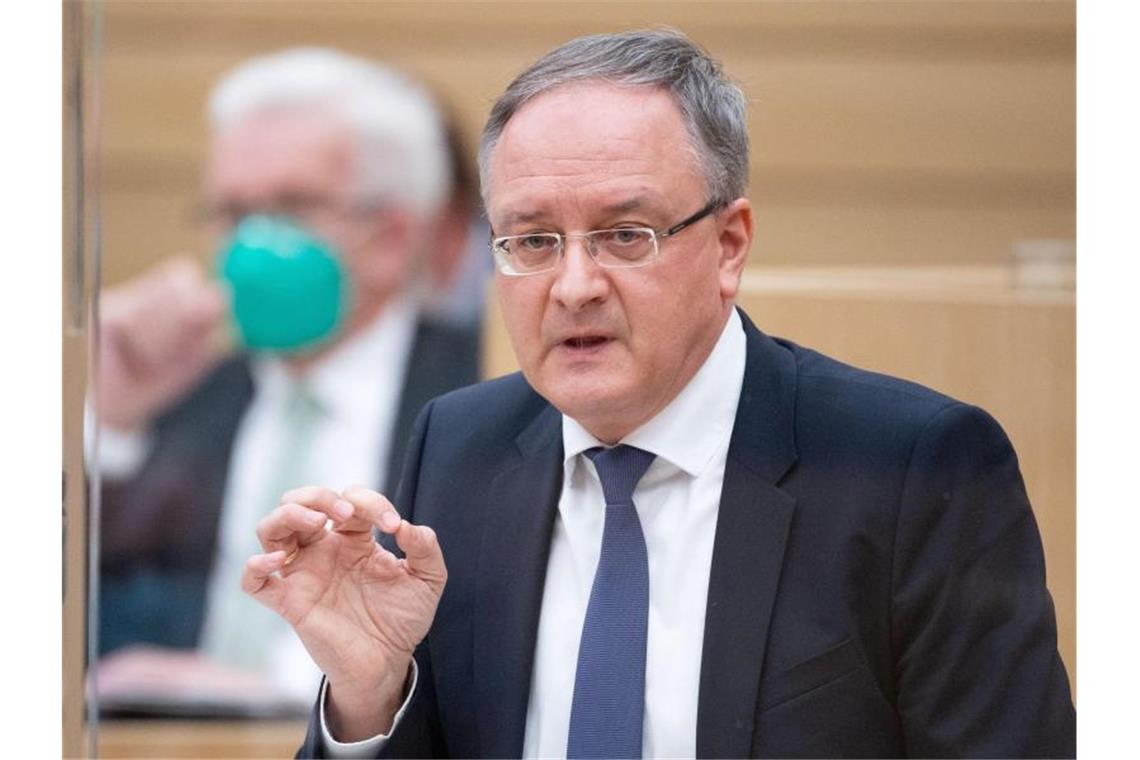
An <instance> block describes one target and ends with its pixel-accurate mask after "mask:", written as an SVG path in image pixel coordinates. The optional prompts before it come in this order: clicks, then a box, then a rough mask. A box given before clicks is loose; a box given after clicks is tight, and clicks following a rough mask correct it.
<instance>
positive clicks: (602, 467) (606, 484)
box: [585, 444, 656, 505]
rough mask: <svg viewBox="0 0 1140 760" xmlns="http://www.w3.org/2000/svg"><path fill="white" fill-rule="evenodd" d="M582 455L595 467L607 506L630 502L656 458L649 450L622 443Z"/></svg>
mask: <svg viewBox="0 0 1140 760" xmlns="http://www.w3.org/2000/svg"><path fill="white" fill-rule="evenodd" d="M585 454H586V456H588V457H589V458H590V460H591V461H592V462H593V463H594V467H595V468H596V469H597V470H598V479H599V480H601V481H602V492H603V493H605V495H606V504H607V505H609V504H631V503H633V489H634V488H636V487H637V482H638V481H639V480H641V477H642V476H643V475H644V474H645V471H646V470H648V469H649V465H651V464H652V463H653V460H654V459H655V458H656V455H654V454H650V453H649V452H648V451H643V450H642V449H639V448H637V447H635V446H626V445H624V444H623V445H621V446H614V447H613V448H612V449H603V448H601V447H594V448H592V449H587V450H586V452H585Z"/></svg>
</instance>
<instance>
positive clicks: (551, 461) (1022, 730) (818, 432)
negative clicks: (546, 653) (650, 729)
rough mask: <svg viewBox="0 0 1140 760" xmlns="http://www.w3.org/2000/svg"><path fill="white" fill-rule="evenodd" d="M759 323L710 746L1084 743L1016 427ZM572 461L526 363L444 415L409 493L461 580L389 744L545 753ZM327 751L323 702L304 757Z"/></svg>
mask: <svg viewBox="0 0 1140 760" xmlns="http://www.w3.org/2000/svg"><path fill="white" fill-rule="evenodd" d="M744 322H745V330H746V333H747V365H746V370H745V377H744V386H743V389H742V391H741V398H740V405H739V411H738V412H737V417H736V422H735V426H734V429H733V433H732V439H731V443H730V448H729V453H728V462H727V466H726V470H725V476H724V485H723V492H722V496H721V503H720V512H719V517H718V521H717V526H716V537H715V544H714V550H713V559H712V573H711V578H710V581H709V592H708V607H707V619H706V623H705V637H704V645H703V651H702V652H700V653H697V652H694V653H692V656H694V657H695V656H700V657H701V676H700V693H699V706H698V714H697V737H696V745H697V754H698V755H699V756H702V757H743V756H753V757H793V756H796V757H804V756H807V757H840V756H864V757H872V756H873V757H891V756H907V755H909V756H926V757H950V756H974V757H984V756H1002V757H1015V756H1032V757H1046V756H1066V755H1067V756H1072V755H1074V754H1075V738H1074V736H1075V714H1074V710H1073V705H1072V701H1071V697H1070V694H1069V685H1068V679H1067V676H1066V674H1065V670H1064V667H1063V665H1062V663H1061V660H1060V658H1059V656H1058V654H1057V642H1056V624H1055V619H1054V611H1053V604H1052V601H1051V598H1050V596H1049V593H1048V592H1047V591H1046V588H1045V568H1044V562H1043V557H1042V548H1041V541H1040V537H1039V534H1038V530H1037V525H1036V523H1035V521H1034V517H1033V513H1032V511H1031V509H1030V505H1029V502H1028V500H1027V498H1026V494H1025V489H1024V486H1023V484H1022V479H1021V475H1020V473H1019V470H1018V465H1017V458H1016V456H1015V454H1014V452H1013V450H1012V448H1011V447H1010V444H1009V441H1008V439H1007V438H1006V436H1005V434H1004V433H1003V432H1002V430H1001V428H1000V427H999V426H998V424H997V423H996V422H995V421H994V420H993V419H992V418H991V417H990V416H988V415H987V414H986V413H985V412H983V411H981V410H979V409H977V408H974V407H971V406H967V405H964V404H962V403H959V402H957V401H954V400H953V399H950V398H947V397H945V396H942V395H939V394H937V393H934V392H933V391H930V390H927V389H925V388H922V387H920V386H917V385H914V384H912V383H908V382H904V381H901V380H896V379H892V378H889V377H884V376H882V375H876V374H872V373H869V372H864V371H861V370H857V369H854V368H852V367H849V366H846V365H844V364H841V363H839V362H836V361H834V360H832V359H828V358H827V357H824V356H821V355H820V354H818V353H815V352H814V351H810V350H807V349H805V348H801V347H799V346H797V345H795V344H792V343H789V342H786V341H782V340H775V339H772V338H769V337H767V336H765V335H763V334H762V333H760V332H759V331H758V330H757V329H756V328H755V327H754V326H753V325H752V324H751V322H749V321H748V320H747V318H745V320H744ZM562 458H563V451H562V437H561V417H560V415H559V413H558V411H557V410H556V409H554V408H553V407H551V406H550V404H548V403H547V402H546V401H545V400H544V399H542V398H541V397H540V396H538V395H537V394H536V393H535V391H534V390H532V389H531V388H530V387H529V386H528V385H527V383H526V382H525V380H524V379H523V378H522V377H521V376H520V375H512V376H509V377H506V378H502V379H499V380H494V381H491V382H487V383H483V384H480V385H477V386H474V387H472V388H466V389H463V390H460V391H457V392H455V393H451V394H449V395H447V396H444V397H442V398H440V399H437V400H435V401H434V402H432V403H430V404H428V406H427V407H426V408H425V409H424V412H423V413H422V414H421V415H420V418H419V420H418V421H417V424H416V427H415V431H414V433H413V436H412V443H411V447H410V449H409V452H408V455H407V459H406V463H405V470H404V474H403V480H402V484H401V489H400V491H399V494H398V496H397V500H396V501H397V504H398V506H399V508H400V509H401V511H402V512H403V513H404V515H405V516H406V517H407V518H408V519H410V520H414V521H415V522H417V523H423V524H426V525H430V526H432V527H433V528H434V529H435V530H436V531H437V533H438V535H439V540H440V543H441V545H442V549H443V553H444V557H445V559H446V561H447V565H448V569H449V581H448V585H447V588H446V590H445V591H444V594H443V597H442V599H441V600H440V605H439V610H438V612H437V615H436V618H435V621H434V623H433V625H432V628H431V630H430V632H429V634H428V636H427V638H426V639H425V641H424V643H423V644H422V645H421V646H420V647H419V649H418V650H417V653H416V659H417V663H418V665H419V668H420V674H419V685H418V686H417V689H416V692H415V694H414V695H413V697H412V701H411V704H410V705H409V708H408V711H407V713H405V715H404V717H403V719H402V721H401V722H400V724H399V725H398V726H397V728H396V730H395V732H394V733H393V735H392V737H391V738H390V739H389V741H388V742H387V745H386V747H385V749H384V754H385V755H387V756H393V757H400V756H425V755H433V756H453V757H512V756H518V755H519V754H520V753H521V752H522V746H523V735H524V728H525V724H526V712H527V700H528V692H529V688H530V679H531V668H532V664H533V658H534V648H535V636H536V631H537V626H538V617H539V611H540V605H541V601H542V599H541V597H542V589H543V582H544V576H545V573H546V564H547V552H548V549H549V545H550V539H551V531H552V526H553V524H554V519H555V514H556V509H557V503H558V498H559V493H560V488H561V477H562ZM568 656H569V655H568ZM322 752H323V747H322V746H321V742H320V733H319V727H318V725H317V723H316V713H315V712H314V720H313V722H311V724H310V729H309V734H308V736H307V738H306V742H305V744H304V746H302V747H301V749H300V753H299V754H300V755H301V756H309V755H319V754H321V753H322Z"/></svg>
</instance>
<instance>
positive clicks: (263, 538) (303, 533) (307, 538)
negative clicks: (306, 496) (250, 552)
mask: <svg viewBox="0 0 1140 760" xmlns="http://www.w3.org/2000/svg"><path fill="white" fill-rule="evenodd" d="M326 522H328V516H327V515H326V514H325V513H324V512H321V511H318V510H315V509H309V508H307V507H304V506H302V505H300V504H295V503H292V502H289V503H287V504H282V505H281V506H279V507H277V508H276V509H274V510H273V511H272V512H270V513H269V514H268V515H267V516H266V517H264V518H263V519H262V520H261V522H259V523H258V524H257V540H258V541H259V542H261V547H262V548H263V549H264V550H265V551H266V552H274V551H279V550H283V551H286V552H293V551H295V550H296V549H297V548H298V547H301V546H307V545H309V544H311V543H313V542H314V541H316V540H318V539H320V538H321V537H323V536H324V534H325V523H326Z"/></svg>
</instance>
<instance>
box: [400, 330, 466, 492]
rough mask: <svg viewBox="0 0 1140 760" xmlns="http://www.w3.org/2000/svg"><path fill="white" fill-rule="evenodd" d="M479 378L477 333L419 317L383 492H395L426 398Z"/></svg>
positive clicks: (401, 391)
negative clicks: (413, 431)
mask: <svg viewBox="0 0 1140 760" xmlns="http://www.w3.org/2000/svg"><path fill="white" fill-rule="evenodd" d="M478 380H479V334H478V332H477V331H476V330H473V329H468V328H464V327H451V326H448V325H444V324H441V323H437V322H435V321H433V320H431V319H428V318H426V317H421V318H420V320H419V322H417V323H416V332H415V337H414V338H413V339H412V352H411V355H410V356H409V357H408V367H407V370H406V371H405V372H404V377H403V383H402V384H401V386H400V396H399V403H398V404H397V407H396V418H395V420H394V421H393V423H392V428H391V430H390V431H383V432H384V433H385V434H388V435H390V436H391V443H390V445H389V446H388V447H387V448H388V461H387V462H383V463H381V464H383V466H384V468H385V469H384V472H386V473H387V475H386V476H385V478H384V483H378V484H377V485H379V486H382V487H383V488H384V493H395V492H396V487H397V486H398V485H399V482H400V475H401V474H402V473H403V470H404V453H405V450H406V449H407V445H408V437H409V436H410V434H411V432H412V423H413V422H415V419H416V416H417V415H419V413H420V410H421V409H423V408H424V405H426V404H427V402H428V401H430V400H431V399H433V398H435V397H436V396H442V395H443V394H445V393H447V392H448V391H451V390H454V389H456V388H459V387H460V386H464V385H470V384H471V383H475V382H478Z"/></svg>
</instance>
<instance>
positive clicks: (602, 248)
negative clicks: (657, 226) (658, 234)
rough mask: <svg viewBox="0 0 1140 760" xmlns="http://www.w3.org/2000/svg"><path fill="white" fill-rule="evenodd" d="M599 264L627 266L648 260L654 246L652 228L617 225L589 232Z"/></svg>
mask: <svg viewBox="0 0 1140 760" xmlns="http://www.w3.org/2000/svg"><path fill="white" fill-rule="evenodd" d="M589 238H590V244H591V246H592V247H593V249H594V253H595V255H596V257H597V261H598V263H599V264H601V265H602V266H605V267H629V266H638V265H640V264H644V263H646V262H648V261H649V260H650V258H651V257H652V255H653V252H654V250H655V248H656V246H655V245H654V239H653V230H650V229H645V228H642V227H619V228H617V229H613V230H597V231H595V232H591V233H590V234H589Z"/></svg>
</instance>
